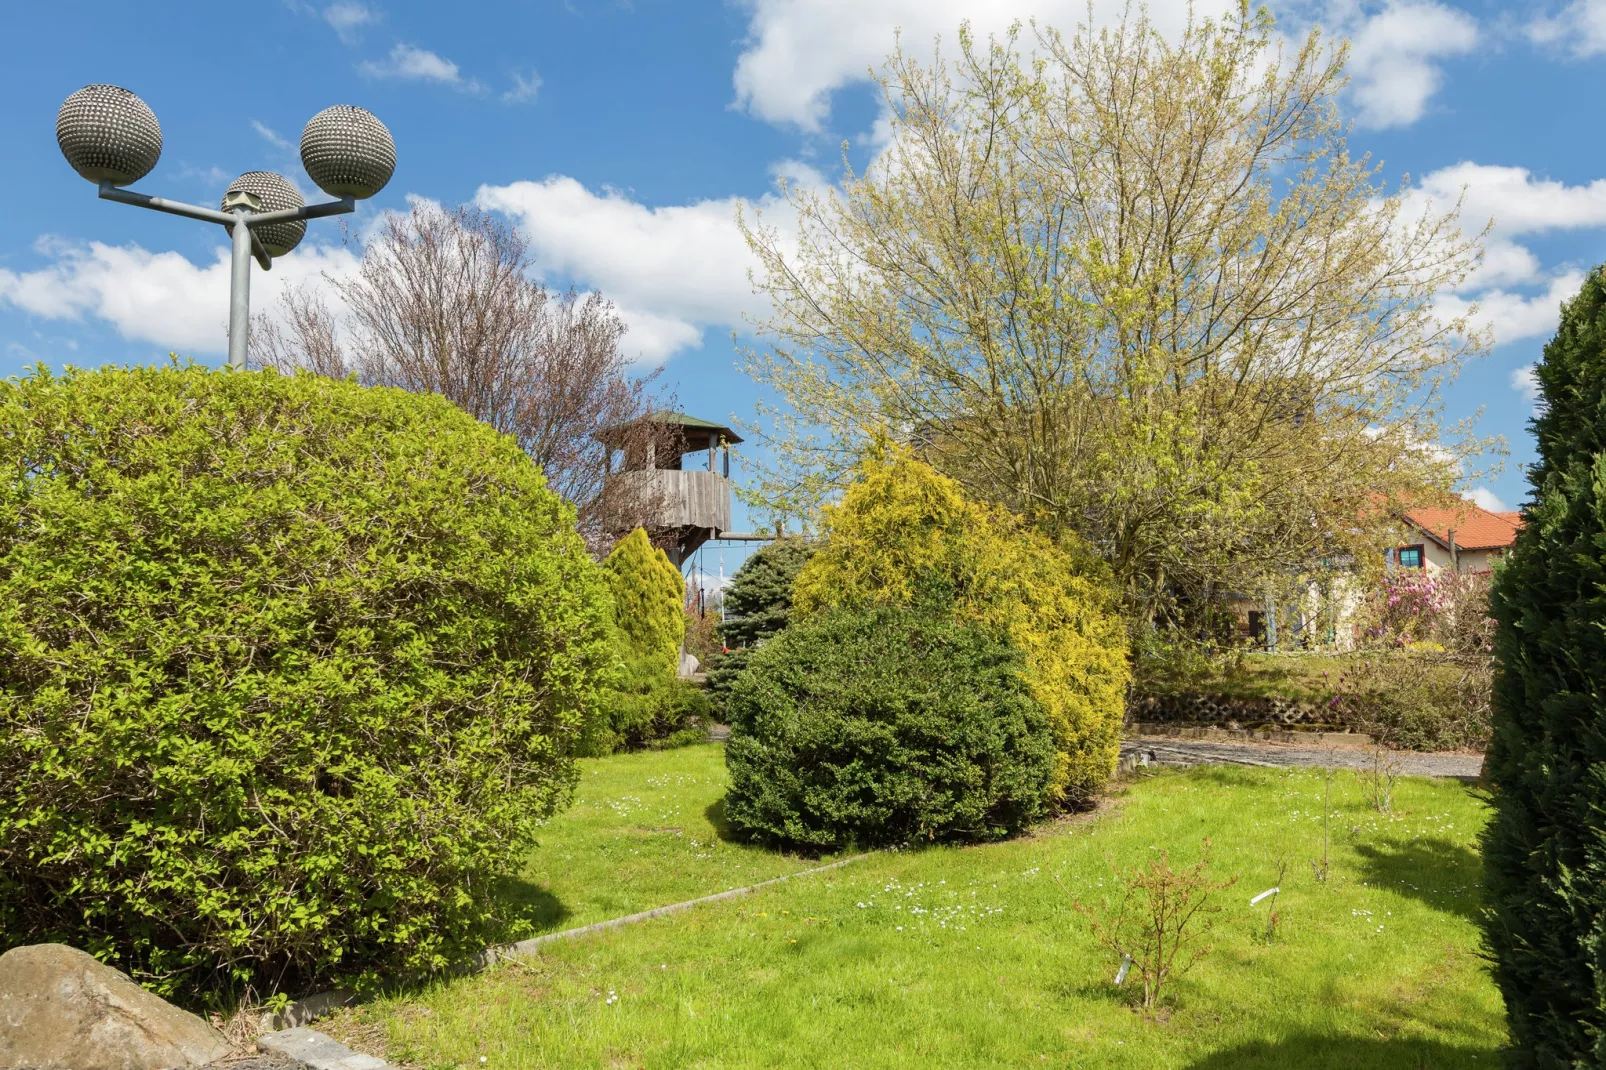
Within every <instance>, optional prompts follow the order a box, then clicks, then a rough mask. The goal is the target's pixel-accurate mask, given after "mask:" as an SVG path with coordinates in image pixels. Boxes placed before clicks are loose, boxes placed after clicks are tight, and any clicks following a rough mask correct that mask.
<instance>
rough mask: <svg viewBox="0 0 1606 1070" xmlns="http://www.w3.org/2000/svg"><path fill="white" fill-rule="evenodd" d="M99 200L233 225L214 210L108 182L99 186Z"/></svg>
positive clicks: (224, 215)
mask: <svg viewBox="0 0 1606 1070" xmlns="http://www.w3.org/2000/svg"><path fill="white" fill-rule="evenodd" d="M100 198H101V200H103V201H116V202H118V203H119V204H132V205H134V206H135V207H138V208H149V209H151V210H152V211H155V212H166V213H167V214H169V215H181V216H188V217H189V218H190V219H200V220H204V221H205V222H208V223H221V224H222V225H223V226H225V227H232V226H233V225H234V217H233V216H231V215H229V214H228V213H226V212H220V211H218V210H217V209H216V208H202V207H201V206H200V205H197V204H185V203H184V202H182V201H170V200H168V199H166V198H165V197H152V196H151V195H150V194H148V193H135V192H134V191H133V190H131V189H118V188H117V187H116V186H114V185H112V184H111V183H110V182H102V183H101V184H100Z"/></svg>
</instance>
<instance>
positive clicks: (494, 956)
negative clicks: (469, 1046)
mask: <svg viewBox="0 0 1606 1070" xmlns="http://www.w3.org/2000/svg"><path fill="white" fill-rule="evenodd" d="M876 853H877V852H875V851H867V852H865V853H864V854H858V855H854V856H852V857H851V858H839V859H837V860H836V861H835V862H830V863H828V864H826V865H823V866H815V867H814V868H813V869H801V870H798V871H797V872H796V873H786V874H783V875H781V876H779V877H771V878H770V879H769V880H767V881H759V882H758V883H757V884H749V885H747V886H746V887H743V888H732V889H730V890H729V891H726V892H716V893H714V894H713V895H705V896H701V897H700V898H697V899H688V900H686V901H685V902H683V903H670V904H669V905H668V906H662V907H654V908H653V909H651V910H643V911H641V912H639V913H636V914H627V915H626V916H624V917H622V918H610V919H608V920H607V921H598V922H593V923H592V924H590V925H582V926H580V927H579V928H577V929H564V930H563V931H562V932H555V933H543V934H542V935H540V936H535V937H531V938H530V939H528V940H520V941H519V942H518V943H516V944H503V945H501V946H500V947H488V948H486V949H485V950H484V951H481V952H480V953H479V954H478V955H476V956H474V959H473V961H471V962H470V963H469V964H468V969H469V971H470V972H475V971H479V970H483V969H485V968H486V967H487V966H491V965H493V964H494V963H496V962H498V961H500V960H501V959H524V958H529V957H530V956H532V955H535V954H538V953H539V952H540V950H541V948H542V946H543V945H545V944H550V943H554V942H556V941H558V940H577V939H579V938H580V937H583V936H590V935H592V934H593V933H600V932H607V931H608V930H610V929H618V928H621V927H623V926H626V925H634V924H637V923H638V922H643V921H651V920H652V919H653V918H662V917H665V916H667V915H669V914H677V913H679V912H680V911H682V910H690V909H691V908H692V907H696V906H702V905H703V904H704V903H718V902H721V901H723V900H726V899H735V898H736V897H737V896H742V895H747V894H748V893H750V892H756V891H758V890H759V889H761V888H768V887H769V886H770V885H772V884H783V883H785V882H786V881H789V880H792V879H794V878H796V877H810V876H813V875H814V874H816V873H825V872H828V871H830V870H833V869H838V868H840V867H842V866H846V865H851V864H852V863H854V862H858V861H861V860H863V859H866V858H869V857H870V856H871V855H873V854H876ZM356 1000H357V996H356V994H355V993H353V992H348V991H346V990H345V989H341V988H337V989H334V990H332V991H329V992H319V993H317V994H316V995H311V996H308V997H307V998H306V999H298V1000H296V1001H295V1002H294V1003H292V1004H290V1005H289V1006H287V1007H285V1009H284V1010H282V1011H278V1012H276V1013H273V1012H270V1013H268V1014H264V1015H263V1016H262V1020H261V1025H260V1028H262V1029H268V1030H276V1031H277V1032H271V1033H269V1034H268V1036H281V1037H282V1036H290V1035H292V1034H297V1033H305V1034H311V1035H313V1036H319V1037H322V1036H323V1034H322V1033H315V1032H314V1031H313V1030H310V1029H304V1028H300V1027H303V1026H305V1025H306V1024H307V1023H308V1022H311V1021H314V1020H316V1019H318V1018H322V1017H323V1016H324V1015H326V1014H329V1013H331V1012H332V1011H337V1010H339V1009H340V1008H341V1007H345V1006H349V1005H350V1004H352V1003H355V1002H356ZM266 1039H267V1037H264V1038H263V1040H266ZM324 1039H325V1040H329V1038H328V1037H324ZM329 1042H330V1043H331V1044H333V1043H335V1041H333V1040H329ZM258 1043H259V1044H260V1043H262V1041H258ZM264 1050H267V1049H264ZM359 1057H360V1058H363V1059H368V1058H372V1056H368V1055H363V1056H359ZM307 1065H312V1064H310V1063H309V1064H307ZM329 1065H330V1066H331V1067H333V1066H335V1065H336V1064H333V1063H331V1064H329ZM384 1065H385V1064H384V1063H375V1064H373V1066H372V1067H367V1066H364V1067H357V1066H356V1065H355V1064H353V1065H352V1066H350V1067H347V1066H346V1065H344V1064H340V1066H339V1070H378V1068H379V1067H381V1066H384Z"/></svg>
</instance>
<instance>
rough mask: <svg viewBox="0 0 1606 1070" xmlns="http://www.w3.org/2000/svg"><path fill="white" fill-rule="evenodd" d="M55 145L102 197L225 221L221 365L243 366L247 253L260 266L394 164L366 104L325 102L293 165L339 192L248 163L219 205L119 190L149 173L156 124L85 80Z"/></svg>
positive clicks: (111, 89) (61, 115)
mask: <svg viewBox="0 0 1606 1070" xmlns="http://www.w3.org/2000/svg"><path fill="white" fill-rule="evenodd" d="M56 143H57V144H58V145H60V146H61V152H62V155H63V156H65V157H67V162H68V163H69V164H71V165H72V168H73V170H74V171H77V172H78V173H79V174H80V175H82V176H83V177H84V178H86V179H88V180H89V181H91V182H94V183H96V184H97V185H99V187H100V196H101V198H102V199H104V200H108V201H118V202H120V203H122V204H133V205H138V206H139V207H141V208H151V209H154V210H155V211H158V212H167V213H170V214H172V215H181V216H188V217H189V218H191V219H200V220H204V221H205V222H208V223H219V224H221V225H222V226H223V227H225V228H227V230H228V231H229V234H230V237H231V238H232V239H233V242H234V259H233V265H232V267H233V270H232V272H231V274H230V276H229V367H230V368H232V369H234V370H237V371H238V370H242V369H244V367H245V356H246V349H247V342H248V340H249V334H250V328H251V258H252V257H253V256H255V257H256V261H257V263H258V264H261V265H262V270H263V271H269V270H271V269H272V267H273V258H274V257H279V256H283V255H284V254H285V253H288V252H289V251H290V250H291V249H294V248H295V247H296V244H297V243H298V242H300V241H301V239H302V237H303V236H304V235H305V234H306V233H307V220H309V219H317V218H320V217H322V216H329V215H342V214H344V213H346V212H353V211H356V209H357V201H359V200H364V199H366V198H368V197H372V196H373V195H374V194H376V193H378V192H379V191H380V190H382V189H384V188H385V183H387V182H389V181H390V176H391V174H392V173H393V172H394V171H395V170H396V143H395V142H394V141H393V140H391V136H390V131H389V130H387V129H386V128H385V124H384V123H382V122H380V121H379V120H378V118H376V117H375V116H374V114H373V113H372V112H369V111H366V110H364V109H362V108H358V107H354V106H352V105H349V104H337V105H335V106H334V107H332V108H325V109H324V110H323V111H321V112H319V113H318V114H317V115H314V116H313V117H312V118H311V119H310V120H308V122H307V125H306V128H305V129H304V130H302V132H301V165H302V166H303V167H305V168H306V170H307V175H308V177H310V178H311V179H312V181H313V182H315V183H317V185H318V188H319V189H321V190H323V191H324V192H325V193H327V194H329V195H330V196H331V197H338V198H340V199H339V200H336V201H329V202H327V203H325V204H310V205H309V204H307V203H306V202H305V201H304V200H303V199H302V197H301V194H300V193H299V192H298V191H297V190H296V188H295V186H294V185H293V184H292V183H291V182H290V180H289V179H287V178H285V177H284V176H283V175H278V174H274V173H273V172H272V171H248V172H246V173H245V174H243V175H241V176H240V177H239V178H237V179H235V180H234V181H233V182H232V183H231V184H230V185H229V188H228V192H226V193H224V194H223V203H222V205H221V207H220V209H212V208H202V207H200V206H199V205H194V204H183V203H180V202H178V201H170V200H166V199H165V198H162V197H152V196H150V195H149V194H145V193H135V192H134V191H133V190H129V189H122V188H120V187H123V186H127V185H129V184H131V183H134V182H138V181H139V180H140V179H142V178H144V177H145V176H146V175H148V174H150V173H151V169H152V168H154V167H155V166H156V161H157V160H158V159H159V158H160V157H161V155H162V128H161V126H160V124H158V123H157V121H156V115H155V113H153V112H152V111H151V109H150V108H149V107H148V106H147V105H146V103H145V102H144V101H143V100H141V99H139V97H137V96H135V95H134V94H133V93H130V92H129V91H128V90H126V89H121V88H119V87H117V86H114V85H87V86H85V87H84V88H82V89H80V90H78V92H76V93H74V94H73V95H72V96H70V97H68V98H67V99H66V100H65V101H64V102H63V103H62V105H61V111H60V112H58V113H57V114H56Z"/></svg>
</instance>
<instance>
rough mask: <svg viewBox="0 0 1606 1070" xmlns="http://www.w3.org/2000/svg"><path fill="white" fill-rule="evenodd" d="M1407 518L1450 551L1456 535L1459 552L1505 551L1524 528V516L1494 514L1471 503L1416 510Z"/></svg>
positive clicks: (1407, 514)
mask: <svg viewBox="0 0 1606 1070" xmlns="http://www.w3.org/2000/svg"><path fill="white" fill-rule="evenodd" d="M1405 519H1406V520H1409V521H1410V522H1411V523H1412V524H1415V525H1416V526H1417V527H1418V528H1421V529H1422V533H1423V534H1425V535H1426V536H1428V538H1430V539H1432V540H1433V541H1434V542H1436V543H1438V544H1439V545H1440V546H1443V547H1445V548H1446V549H1449V546H1450V533H1451V532H1454V533H1455V544H1456V546H1457V548H1459V549H1462V550H1503V549H1505V548H1506V547H1508V546H1510V545H1511V544H1512V543H1514V542H1516V541H1517V532H1518V531H1520V530H1521V529H1522V515H1521V514H1520V513H1516V512H1505V513H1493V512H1490V511H1489V510H1487V509H1482V508H1479V507H1478V506H1476V505H1473V504H1472V503H1471V502H1467V503H1466V504H1464V505H1460V506H1457V507H1455V508H1452V509H1437V508H1428V509H1412V510H1411V511H1410V512H1408V513H1406V514H1405Z"/></svg>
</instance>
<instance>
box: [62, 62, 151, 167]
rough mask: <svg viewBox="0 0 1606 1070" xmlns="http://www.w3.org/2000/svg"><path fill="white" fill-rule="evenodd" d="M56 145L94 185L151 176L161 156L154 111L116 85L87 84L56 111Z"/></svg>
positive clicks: (73, 165)
mask: <svg viewBox="0 0 1606 1070" xmlns="http://www.w3.org/2000/svg"><path fill="white" fill-rule="evenodd" d="M56 144H58V145H60V146H61V154H62V155H63V156H65V157H67V162H68V163H70V164H72V169H73V170H74V171H77V172H78V173H79V174H80V175H82V176H83V177H85V178H87V179H89V181H91V182H94V183H97V184H99V183H101V182H110V183H111V184H112V185H114V186H126V185H128V184H129V183H131V182H138V181H139V180H140V179H142V178H144V177H145V176H146V175H148V174H150V173H151V169H152V168H153V167H155V166H156V161H157V160H159V159H161V156H162V127H161V125H160V124H159V123H157V121H156V113H155V112H153V111H151V109H150V107H149V106H148V105H147V104H146V103H145V102H144V101H143V100H141V99H139V98H138V97H137V96H135V95H134V94H133V93H130V92H129V91H128V90H126V89H122V88H120V87H118V86H115V85H86V86H84V87H83V88H82V89H80V90H78V92H76V93H74V94H73V95H72V96H70V97H68V98H67V99H66V100H64V101H62V104H61V110H60V111H58V112H57V113H56Z"/></svg>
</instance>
